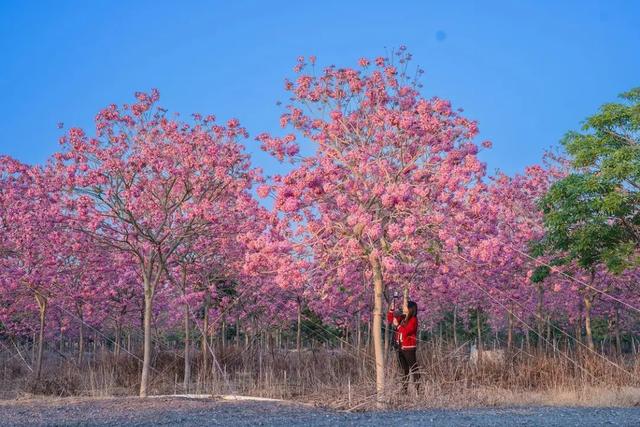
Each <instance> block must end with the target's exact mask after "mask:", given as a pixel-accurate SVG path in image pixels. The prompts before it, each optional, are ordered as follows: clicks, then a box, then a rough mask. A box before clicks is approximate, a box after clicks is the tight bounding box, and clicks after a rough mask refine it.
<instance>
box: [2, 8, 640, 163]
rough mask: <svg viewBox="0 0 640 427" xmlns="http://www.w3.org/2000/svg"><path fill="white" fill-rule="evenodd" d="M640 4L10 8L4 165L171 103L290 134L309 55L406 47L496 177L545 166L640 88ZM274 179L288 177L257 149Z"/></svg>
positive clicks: (353, 57)
mask: <svg viewBox="0 0 640 427" xmlns="http://www.w3.org/2000/svg"><path fill="white" fill-rule="evenodd" d="M638 22H640V2H637V1H633V0H628V1H617V0H610V1H604V0H603V1H588V0H581V1H543V0H539V1H533V0H531V1H524V0H518V1H516V0H512V1H456V2H452V1H442V0H440V1H394V2H391V1H344V0H342V1H326V0H323V1H315V2H312V1H306V2H302V1H297V2H293V1H290V2H279V1H242V0H238V1H227V2H222V1H219V2H216V1H209V2H195V1H180V2H175V1H171V2H169V1H106V0H95V1H41V2H37V1H29V2H27V1H17V0H16V1H10V0H2V1H0V51H1V52H2V53H1V56H0V117H1V119H0V154H9V155H11V156H14V157H16V158H18V159H20V160H22V161H24V162H30V163H35V162H43V161H45V159H46V158H47V156H49V155H50V154H51V153H53V152H54V151H55V150H57V149H58V143H57V141H58V137H59V136H60V132H61V131H60V130H59V129H57V128H56V123H58V122H64V123H65V126H66V127H70V126H82V127H85V128H91V126H92V120H93V117H94V116H95V114H96V112H97V111H98V110H99V109H100V108H102V107H103V106H105V105H107V104H110V103H123V102H130V101H131V100H132V95H133V92H135V91H138V90H149V89H150V88H153V87H155V88H158V89H159V90H160V92H161V105H162V106H164V107H166V108H168V109H170V110H172V111H179V112H181V113H183V114H185V115H186V114H190V113H192V112H201V113H203V114H208V113H213V114H215V115H216V116H218V117H219V118H220V119H223V120H226V119H228V118H230V117H237V118H239V119H240V121H241V123H242V124H243V125H244V126H246V127H247V128H248V130H249V132H250V133H251V135H252V136H255V135H257V134H258V133H260V132H263V131H277V129H278V117H279V114H280V108H279V107H277V106H276V101H278V100H285V99H284V92H283V80H284V78H285V77H287V76H290V75H291V74H292V67H293V65H295V59H296V58H297V57H298V56H299V55H305V56H306V55H316V56H317V57H318V62H319V64H320V65H329V64H336V65H338V66H351V65H355V64H356V61H357V60H358V58H360V57H362V56H368V57H375V56H379V55H384V54H385V52H386V51H387V50H388V49H390V48H393V47H398V46H400V45H403V44H404V45H407V46H408V48H409V50H410V51H411V52H412V53H413V55H414V58H415V63H416V64H419V65H420V66H422V68H424V69H425V70H426V73H425V78H424V80H423V83H424V88H423V91H424V94H425V96H432V95H437V96H440V97H443V98H447V99H450V100H451V101H452V102H453V104H454V106H455V107H462V108H464V110H465V115H466V116H467V117H469V118H473V119H475V120H478V122H479V125H480V131H481V139H483V140H484V139H490V140H492V141H493V143H494V148H493V149H492V150H490V151H488V152H485V153H484V154H483V159H484V160H485V161H486V162H487V163H488V167H489V170H490V171H493V170H495V169H496V168H500V169H501V170H503V171H506V172H507V173H514V172H517V171H519V170H522V168H523V167H524V166H526V165H527V164H531V163H535V162H537V161H539V160H540V158H541V155H542V153H543V151H544V150H545V149H546V148H548V147H550V146H552V145H555V144H557V141H558V140H559V139H560V137H561V136H562V135H563V134H564V133H565V132H566V131H567V130H569V129H575V128H577V127H578V126H579V124H580V122H581V121H582V120H583V119H584V118H585V117H586V116H587V115H589V114H592V113H593V112H595V110H596V109H597V107H598V106H599V105H600V104H602V103H604V102H607V101H613V100H615V97H616V96H617V94H619V93H620V92H622V91H625V90H627V89H630V88H631V87H634V86H640V25H639V24H638ZM247 145H248V149H249V151H250V152H251V153H252V155H253V156H254V163H255V164H257V165H259V166H262V167H263V168H264V169H265V172H267V173H270V172H273V171H276V170H278V166H277V165H276V162H274V161H273V160H271V159H270V158H269V157H268V156H266V155H265V154H263V153H260V152H259V149H258V147H257V143H254V142H252V141H247Z"/></svg>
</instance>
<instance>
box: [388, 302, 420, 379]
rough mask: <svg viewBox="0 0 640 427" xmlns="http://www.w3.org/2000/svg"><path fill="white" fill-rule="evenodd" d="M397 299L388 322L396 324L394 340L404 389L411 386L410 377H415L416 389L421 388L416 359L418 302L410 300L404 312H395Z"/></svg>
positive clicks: (389, 314)
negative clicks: (402, 375)
mask: <svg viewBox="0 0 640 427" xmlns="http://www.w3.org/2000/svg"><path fill="white" fill-rule="evenodd" d="M394 310H395V301H394V302H393V305H392V307H391V310H389V313H387V322H389V323H393V325H394V326H395V334H394V342H395V343H396V344H397V345H398V359H399V360H400V366H401V367H402V370H403V372H404V377H403V378H402V380H403V389H404V391H406V390H407V389H408V388H409V377H410V376H412V377H413V381H414V383H415V386H416V391H419V389H420V373H419V372H418V362H417V361H416V344H417V338H416V334H417V333H418V318H417V315H418V304H416V303H415V302H414V301H409V302H408V303H407V305H405V306H404V307H402V311H403V312H404V314H399V313H395V312H394Z"/></svg>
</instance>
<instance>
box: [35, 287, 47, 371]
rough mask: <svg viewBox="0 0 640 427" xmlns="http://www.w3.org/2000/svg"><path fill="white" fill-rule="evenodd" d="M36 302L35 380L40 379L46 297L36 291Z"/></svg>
mask: <svg viewBox="0 0 640 427" xmlns="http://www.w3.org/2000/svg"><path fill="white" fill-rule="evenodd" d="M36 302H37V303H38V308H39V311H40V335H39V336H38V355H37V360H36V380H38V381H39V380H40V375H41V374H42V351H43V348H44V326H45V319H46V315H47V299H46V298H45V297H43V296H42V295H40V294H39V293H36Z"/></svg>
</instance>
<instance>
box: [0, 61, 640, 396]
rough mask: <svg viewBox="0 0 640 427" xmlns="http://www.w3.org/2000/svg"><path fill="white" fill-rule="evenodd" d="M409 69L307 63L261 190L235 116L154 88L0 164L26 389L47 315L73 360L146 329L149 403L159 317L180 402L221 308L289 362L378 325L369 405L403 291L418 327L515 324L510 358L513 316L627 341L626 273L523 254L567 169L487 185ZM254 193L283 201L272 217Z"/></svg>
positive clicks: (629, 296)
mask: <svg viewBox="0 0 640 427" xmlns="http://www.w3.org/2000/svg"><path fill="white" fill-rule="evenodd" d="M410 59H411V57H410V55H409V54H408V53H406V51H405V50H404V49H400V50H399V51H398V52H397V53H396V54H394V56H393V58H376V59H375V60H373V61H370V60H368V59H361V60H360V61H359V66H358V67H356V68H337V67H328V68H326V69H324V70H322V71H321V72H316V71H315V58H313V57H311V58H309V59H308V63H307V61H306V60H305V59H304V58H300V59H299V61H298V64H297V66H296V72H297V77H296V78H295V79H294V80H292V81H287V83H286V88H287V90H288V91H289V93H290V95H291V98H290V99H291V103H290V105H288V106H287V110H286V112H285V113H284V114H283V115H282V117H281V120H280V123H281V125H282V126H283V127H284V128H289V129H290V130H291V133H289V134H287V135H285V136H281V137H279V136H272V135H268V134H261V135H259V136H258V137H257V139H258V141H259V142H260V143H261V144H262V148H263V149H264V150H266V151H269V152H270V153H272V154H273V155H274V156H275V157H276V158H278V159H279V160H281V161H285V160H287V161H289V162H290V163H291V164H292V165H291V166H290V171H289V172H288V173H286V174H285V175H283V176H280V175H278V176H274V177H273V178H272V179H271V180H269V181H266V180H265V179H264V178H263V177H262V176H261V174H260V171H259V169H256V168H253V167H252V165H251V163H250V159H249V157H248V155H247V154H246V153H245V152H244V149H243V145H242V141H243V140H245V139H246V137H247V132H246V131H245V130H244V129H243V128H242V127H241V126H240V125H239V123H238V121H237V120H235V119H232V120H229V121H228V122H227V123H226V125H220V124H217V122H216V121H215V118H214V117H212V116H207V117H202V116H200V115H194V116H193V117H192V119H190V120H187V121H185V120H181V119H180V117H179V116H177V115H173V116H172V115H169V114H168V113H167V111H166V110H164V109H162V108H160V107H158V106H157V101H158V96H159V95H158V93H157V92H155V91H153V92H152V93H150V94H144V93H138V94H136V98H137V100H136V102H135V103H134V104H132V105H125V106H122V107H117V106H115V105H111V106H109V107H107V108H106V109H104V110H102V111H101V112H100V113H99V114H98V115H97V117H96V129H95V134H94V135H90V134H88V133H86V132H84V131H83V130H81V129H76V128H74V129H71V130H69V131H68V132H67V133H66V134H65V135H64V137H63V138H62V140H61V143H62V151H61V152H60V153H57V154H56V155H55V156H54V157H53V158H52V159H51V161H50V162H49V163H48V164H47V165H46V166H42V167H35V166H28V165H24V164H21V163H19V162H17V161H15V160H13V159H10V158H7V157H2V158H0V179H1V182H0V228H1V233H0V266H1V268H2V269H1V270H0V322H1V324H2V327H3V328H4V329H5V330H8V331H11V333H13V334H17V335H19V334H24V333H30V331H31V330H32V329H33V315H35V316H36V317H37V319H38V322H37V323H38V327H37V330H38V333H39V340H38V343H39V350H38V362H37V365H36V367H37V375H38V376H39V374H40V370H41V365H42V364H41V360H42V346H43V342H44V340H45V336H46V334H47V323H46V319H47V312H48V310H50V309H52V307H53V308H54V310H55V315H56V316H58V317H59V318H60V319H62V320H61V321H62V322H63V323H64V322H67V323H69V322H70V320H73V322H71V323H74V322H75V324H76V328H77V336H78V340H79V352H78V361H79V362H81V361H82V357H83V350H82V348H83V343H84V336H85V329H84V328H85V327H91V328H97V329H100V325H101V324H105V323H107V324H109V325H112V326H113V327H114V328H115V331H116V337H117V339H116V340H115V341H116V343H117V344H116V345H119V342H120V340H119V334H120V331H121V330H122V328H123V327H124V326H125V325H127V324H131V323H132V322H135V321H136V319H139V318H140V314H141V315H142V316H141V317H142V330H143V335H144V345H143V357H142V359H143V366H142V371H141V382H140V395H141V396H146V395H147V394H148V392H149V377H150V373H151V352H152V339H153V330H152V328H153V325H154V320H155V321H156V326H157V325H158V321H159V317H160V312H161V311H163V312H164V311H167V310H168V311H169V313H168V314H166V313H165V314H164V315H163V319H164V322H160V327H162V328H165V329H171V328H174V329H175V328H181V329H183V330H184V336H185V340H184V341H185V342H184V346H185V347H184V348H185V357H184V362H185V375H184V384H185V388H188V383H189V378H190V366H191V358H192V355H191V353H190V351H191V348H192V345H191V343H192V336H193V334H192V331H193V330H194V328H195V329H197V330H199V331H200V332H201V336H203V339H202V343H201V346H202V354H203V359H204V364H205V365H206V364H207V363H208V356H207V353H209V352H211V349H210V348H209V346H208V343H207V340H206V335H207V333H208V332H209V331H210V330H211V328H212V327H215V326H216V325H215V324H216V323H218V322H220V321H222V319H226V318H228V317H229V316H230V313H233V316H234V317H235V319H236V320H237V319H241V320H242V319H248V318H254V319H255V317H256V316H257V315H258V313H259V315H260V316H261V319H262V320H263V321H264V322H267V324H268V322H273V323H277V322H282V321H283V320H284V321H293V320H297V322H298V331H297V347H298V349H299V348H300V345H301V339H300V324H301V316H302V310H303V308H309V309H311V310H313V311H314V312H315V313H317V314H318V315H320V317H322V318H323V319H325V321H328V322H335V323H337V324H340V323H341V322H344V321H345V319H349V318H351V316H352V315H353V314H354V313H357V317H358V319H360V318H367V319H368V318H371V319H372V320H373V327H372V335H373V343H374V354H375V361H376V380H377V384H376V385H377V394H378V398H379V399H380V401H382V399H383V398H384V389H385V386H384V370H385V360H384V357H385V352H384V348H383V339H382V316H383V314H384V311H385V310H386V308H387V307H386V305H385V301H388V298H389V292H390V291H404V294H405V297H406V295H407V294H410V295H411V298H412V299H415V300H416V301H418V303H419V304H420V306H421V308H422V310H423V313H424V314H423V316H424V318H425V320H432V321H437V319H439V318H442V316H444V314H445V313H446V312H451V311H452V312H453V313H454V316H456V315H461V316H464V313H468V312H470V311H474V310H475V311H476V312H479V311H482V312H484V313H486V314H487V315H488V316H489V317H490V321H491V323H492V324H493V325H495V326H496V327H502V325H503V324H504V323H505V311H506V312H507V314H508V315H507V316H506V329H507V330H508V345H509V346H510V345H511V342H512V339H513V329H514V327H515V325H516V324H517V322H516V321H515V319H516V318H517V319H524V320H527V321H529V320H531V319H533V321H534V322H535V324H536V325H537V327H536V331H537V333H538V334H539V335H542V333H543V328H544V325H545V324H549V320H550V318H551V317H554V318H555V319H558V320H559V321H562V322H565V323H567V324H569V323H571V324H580V325H581V321H582V319H584V322H585V326H586V328H585V329H586V334H587V345H588V347H590V348H593V341H592V333H591V326H590V322H591V315H592V313H593V312H596V313H598V314H599V315H603V316H612V317H615V319H616V325H618V326H619V325H620V323H621V322H622V321H623V318H624V316H622V317H621V316H620V306H619V304H617V303H616V300H611V299H608V297H607V295H608V294H611V295H614V296H615V298H616V299H617V300H620V299H624V300H625V301H630V303H631V304H635V303H636V302H637V299H638V295H637V292H635V291H634V288H633V286H632V284H633V283H634V282H635V278H636V276H637V272H635V271H633V270H630V271H627V272H626V273H625V275H624V276H620V277H613V276H611V275H610V274H608V273H606V271H605V270H604V269H600V270H598V271H597V274H596V276H591V277H589V275H585V272H584V271H581V270H580V268H578V267H577V266H576V265H573V264H570V265H562V266H555V265H551V264H553V263H554V260H555V258H556V255H557V254H545V255H544V256H534V255H535V254H534V255H532V254H533V252H532V251H531V248H532V243H535V242H536V241H539V240H540V239H541V238H542V237H543V235H544V228H543V225H542V215H541V213H540V210H539V209H538V205H537V201H538V199H539V198H540V197H541V196H542V195H543V194H544V193H545V192H546V191H547V190H548V188H549V186H550V185H551V183H552V182H554V181H555V180H557V179H558V178H560V177H562V176H563V174H564V173H565V172H564V168H563V163H562V162H556V163H554V164H552V165H549V164H544V165H543V166H532V167H530V168H527V169H526V170H525V171H524V173H523V174H518V175H516V176H513V177H509V176H506V175H504V174H498V175H496V176H494V177H487V175H486V171H485V165H484V164H483V163H482V162H481V161H480V160H479V159H478V152H479V151H480V150H481V149H482V148H489V147H490V145H491V144H490V143H488V142H484V143H482V144H481V146H478V145H477V144H476V143H475V142H474V141H475V139H476V137H477V134H478V128H477V125H476V123H475V122H473V121H471V120H468V119H466V118H464V117H463V116H462V115H461V112H460V111H455V110H454V109H452V107H451V105H450V103H449V102H447V101H445V100H443V99H440V98H430V99H427V98H424V97H423V96H422V95H421V93H420V83H419V80H418V78H417V77H416V78H410V77H409V75H408V71H407V70H408V63H409V61H410ZM309 69H311V71H308V70H309ZM420 74H421V71H420V70H418V72H417V74H416V76H419V75H420ZM300 142H303V143H304V144H306V145H305V146H302V147H301V146H300V145H299V144H300ZM301 153H305V154H304V155H302V154H301ZM254 189H255V191H256V192H257V194H258V195H259V196H260V197H267V196H272V197H273V198H274V207H273V209H272V210H271V211H269V210H267V209H266V208H264V207H263V206H261V205H260V204H259V202H258V200H257V199H256V198H255V197H254V196H253V193H252V191H253V190H254ZM545 269H546V270H545ZM585 283H587V286H585ZM594 289H595V290H594ZM603 292H605V293H606V294H607V295H605V294H603ZM248 301H249V302H250V304H246V302H248ZM596 302H600V304H597V306H596V305H594V304H595V303H596ZM196 311H201V312H202V313H203V315H202V316H196V315H195V312H196ZM454 318H455V317H454ZM425 323H426V324H429V323H428V322H425ZM178 325H180V326H178ZM521 327H523V328H524V327H528V326H527V325H525V326H522V325H521ZM580 328H581V326H580ZM539 342H540V341H539Z"/></svg>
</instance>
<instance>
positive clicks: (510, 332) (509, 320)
mask: <svg viewBox="0 0 640 427" xmlns="http://www.w3.org/2000/svg"><path fill="white" fill-rule="evenodd" d="M512 348H513V312H512V311H509V313H507V351H509V352H510V351H511V349H512Z"/></svg>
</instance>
